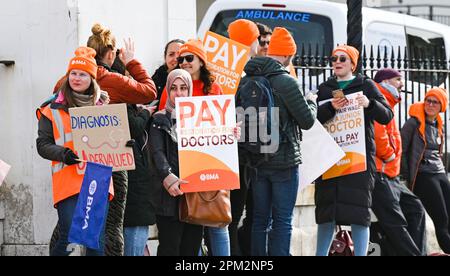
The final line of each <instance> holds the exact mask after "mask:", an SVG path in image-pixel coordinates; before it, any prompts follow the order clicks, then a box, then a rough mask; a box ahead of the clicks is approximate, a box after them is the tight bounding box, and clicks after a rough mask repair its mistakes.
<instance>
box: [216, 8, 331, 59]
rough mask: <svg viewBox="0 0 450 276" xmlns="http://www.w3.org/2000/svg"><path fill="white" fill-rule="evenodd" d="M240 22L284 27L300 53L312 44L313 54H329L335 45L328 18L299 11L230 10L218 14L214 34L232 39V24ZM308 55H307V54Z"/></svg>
mask: <svg viewBox="0 0 450 276" xmlns="http://www.w3.org/2000/svg"><path fill="white" fill-rule="evenodd" d="M237 19H248V20H251V21H254V22H259V23H262V24H265V25H267V26H269V27H270V28H272V29H274V28H275V27H284V28H286V29H288V30H289V31H290V32H291V34H293V37H294V39H295V42H296V43H297V46H298V47H297V48H298V51H299V52H298V54H300V51H301V47H302V45H303V44H304V45H305V47H306V49H308V47H309V46H308V44H311V46H312V51H313V52H312V54H313V55H316V56H317V55H318V54H319V55H323V54H324V53H323V47H324V46H325V51H326V52H325V54H326V55H329V53H330V52H331V49H332V47H333V45H334V43H333V28H332V24H331V20H330V19H329V18H328V17H325V16H322V15H317V14H311V13H302V12H298V11H285V10H283V11H280V10H258V9H252V10H243V9H237V10H226V11H222V12H220V13H219V14H217V16H216V18H215V19H214V22H213V24H212V25H211V28H210V31H212V32H215V33H218V34H220V35H223V36H225V37H228V32H227V29H228V25H229V24H230V23H231V22H233V21H235V20H237ZM317 44H318V45H319V53H316V52H315V49H316V45H317ZM306 53H307V52H306Z"/></svg>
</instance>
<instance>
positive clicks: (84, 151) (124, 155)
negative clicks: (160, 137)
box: [69, 104, 135, 174]
mask: <svg viewBox="0 0 450 276" xmlns="http://www.w3.org/2000/svg"><path fill="white" fill-rule="evenodd" d="M69 113H70V117H71V118H70V121H71V126H72V133H73V141H74V147H75V151H76V153H77V155H78V156H79V157H80V159H82V160H84V161H90V162H94V163H99V164H103V165H106V166H110V167H113V171H124V170H127V171H128V170H134V169H135V163H134V156H133V149H132V148H130V147H126V143H127V141H129V140H130V139H131V136H130V127H129V125H128V114H127V106H126V104H113V105H105V106H90V107H79V108H70V109H69ZM85 167H86V163H80V164H78V165H77V170H78V173H79V174H81V173H84V170H85V169H86V168H85Z"/></svg>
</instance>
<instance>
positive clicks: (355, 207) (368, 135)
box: [315, 46, 394, 256]
mask: <svg viewBox="0 0 450 276" xmlns="http://www.w3.org/2000/svg"><path fill="white" fill-rule="evenodd" d="M358 57H359V52H358V50H356V49H355V48H353V47H351V46H340V47H337V48H336V49H334V51H333V54H332V56H331V62H332V66H333V72H334V77H332V78H330V79H329V80H327V81H326V82H324V83H322V84H321V85H320V86H319V92H318V93H317V95H318V102H319V109H318V113H317V118H318V119H319V121H320V122H321V123H322V124H325V123H327V122H330V121H332V120H334V119H335V118H336V115H337V114H339V112H341V110H342V109H344V108H346V106H347V105H348V100H347V95H352V94H354V93H358V92H362V94H360V95H359V96H357V97H356V98H355V99H356V101H357V103H358V105H359V108H362V110H363V114H364V125H363V126H364V133H365V135H364V137H365V148H366V152H365V155H366V170H365V171H361V172H358V173H354V174H347V175H341V176H338V177H334V178H329V179H323V178H322V177H320V178H319V179H317V181H316V190H315V202H316V222H317V224H318V225H319V227H318V235H317V255H319V256H326V255H328V252H329V250H330V246H331V243H332V241H333V233H334V229H335V226H336V225H351V227H352V238H353V241H354V244H355V255H356V256H366V255H367V249H368V245H369V234H370V233H369V226H370V207H371V205H372V197H371V193H372V190H373V188H374V185H375V178H374V175H375V173H376V163H375V153H376V147H375V137H374V136H375V135H374V122H378V123H379V124H381V125H386V124H388V123H389V122H390V121H391V120H392V118H393V116H394V114H393V112H392V110H391V108H390V106H389V105H388V103H387V102H386V99H385V98H384V97H383V95H382V94H381V93H380V91H379V90H378V88H377V87H376V86H375V83H374V82H373V81H372V80H370V79H369V78H367V77H366V76H363V75H360V74H357V75H354V74H353V73H354V71H355V68H356V65H357V64H358ZM363 139H364V138H363Z"/></svg>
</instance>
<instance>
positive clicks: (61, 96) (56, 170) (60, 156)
mask: <svg viewBox="0 0 450 276" xmlns="http://www.w3.org/2000/svg"><path fill="white" fill-rule="evenodd" d="M95 54H96V53H95V51H94V50H93V49H91V48H88V47H80V48H78V49H77V50H76V52H75V55H76V56H75V57H74V58H73V59H71V60H70V62H69V67H68V69H67V77H66V81H65V82H64V84H63V86H62V89H61V90H60V91H59V92H58V93H57V95H56V97H54V98H52V99H51V100H49V101H47V102H45V103H44V104H43V105H42V106H41V107H40V108H39V109H38V110H37V111H36V115H37V117H38V120H39V130H38V138H37V139H36V144H37V151H38V153H39V155H40V156H41V157H43V158H45V159H47V160H51V161H52V174H53V181H52V182H53V203H54V206H55V208H56V209H57V210H58V219H59V221H58V224H59V232H60V233H59V238H58V241H57V242H56V245H55V247H54V248H52V249H51V252H50V254H51V255H56V256H67V255H68V254H69V253H70V252H67V251H66V248H67V246H68V244H69V242H68V235H69V230H70V227H71V223H72V217H73V213H74V210H75V207H76V204H77V200H78V194H79V193H80V189H81V184H82V181H83V177H84V175H83V174H78V172H77V168H76V166H75V165H76V164H78V163H79V162H80V161H78V160H79V157H78V156H77V154H76V153H75V152H74V146H73V140H72V128H71V123H70V116H69V111H68V109H69V108H71V107H83V106H95V105H102V104H105V103H106V102H107V100H108V97H107V94H106V93H105V92H103V91H101V90H100V87H99V86H98V84H97V82H96V80H95V78H96V73H97V63H96V62H95V59H94V57H95ZM100 240H101V242H100V243H101V245H100V248H101V249H100V250H93V249H89V248H88V250H87V252H86V253H87V255H103V246H104V231H103V233H102V234H101V238H100Z"/></svg>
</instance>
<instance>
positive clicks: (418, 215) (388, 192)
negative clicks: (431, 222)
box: [372, 173, 427, 256]
mask: <svg viewBox="0 0 450 276" xmlns="http://www.w3.org/2000/svg"><path fill="white" fill-rule="evenodd" d="M372 210H373V212H374V213H375V215H376V216H377V218H378V223H379V225H380V226H381V228H382V230H383V231H384V232H385V234H386V236H387V238H388V240H389V242H390V244H391V245H392V247H393V248H394V249H395V251H396V253H397V255H400V256H425V255H426V253H427V252H426V229H425V209H424V207H423V206H422V203H421V202H420V200H419V198H418V197H417V196H415V195H414V194H413V193H412V192H411V191H410V190H409V189H408V188H407V187H406V186H405V185H403V184H401V183H400V181H399V180H398V178H394V179H392V178H389V177H388V176H387V175H385V174H381V173H377V176H376V178H375V189H374V191H373V193H372Z"/></svg>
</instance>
